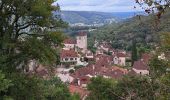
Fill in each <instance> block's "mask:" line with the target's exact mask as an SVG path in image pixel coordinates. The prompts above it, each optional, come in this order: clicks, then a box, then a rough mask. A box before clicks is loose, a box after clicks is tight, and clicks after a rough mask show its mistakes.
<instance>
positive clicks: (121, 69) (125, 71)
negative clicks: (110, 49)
mask: <svg viewBox="0 0 170 100" xmlns="http://www.w3.org/2000/svg"><path fill="white" fill-rule="evenodd" d="M111 69H112V70H120V71H122V72H123V73H125V74H127V73H128V71H127V69H124V68H120V67H117V66H113V67H112V68H111Z"/></svg>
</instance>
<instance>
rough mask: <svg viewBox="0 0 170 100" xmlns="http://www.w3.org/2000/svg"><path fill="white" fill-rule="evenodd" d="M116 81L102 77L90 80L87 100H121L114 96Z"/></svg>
mask: <svg viewBox="0 0 170 100" xmlns="http://www.w3.org/2000/svg"><path fill="white" fill-rule="evenodd" d="M116 83H117V81H115V80H112V79H105V78H103V77H97V78H92V79H91V83H90V84H89V85H88V90H89V91H90V95H89V96H88V98H87V100H117V99H121V98H119V96H117V95H116V94H115V91H114V88H115V86H116Z"/></svg>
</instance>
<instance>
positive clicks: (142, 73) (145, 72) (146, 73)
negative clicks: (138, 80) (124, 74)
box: [133, 68, 149, 75]
mask: <svg viewBox="0 0 170 100" xmlns="http://www.w3.org/2000/svg"><path fill="white" fill-rule="evenodd" d="M133 70H134V71H135V72H136V73H137V74H141V75H149V71H148V70H137V69H135V68H133Z"/></svg>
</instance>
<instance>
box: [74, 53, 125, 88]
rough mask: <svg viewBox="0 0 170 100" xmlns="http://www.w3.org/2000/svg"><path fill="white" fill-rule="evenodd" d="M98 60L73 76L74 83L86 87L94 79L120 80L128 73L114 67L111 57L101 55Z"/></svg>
mask: <svg viewBox="0 0 170 100" xmlns="http://www.w3.org/2000/svg"><path fill="white" fill-rule="evenodd" d="M98 58H99V59H98ZM98 58H97V61H96V63H95V64H90V65H88V66H86V67H83V68H80V69H78V70H76V71H75V73H73V74H72V75H71V76H72V77H73V78H74V82H73V83H74V84H75V85H78V86H80V87H86V86H87V84H88V83H90V79H91V78H93V77H97V76H103V77H105V78H114V79H120V78H121V77H122V76H123V75H125V74H127V73H128V71H127V70H126V69H123V68H119V67H116V66H112V65H111V60H109V57H106V56H105V57H102V56H101V55H100V56H99V57H98Z"/></svg>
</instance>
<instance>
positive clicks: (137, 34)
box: [89, 13, 170, 50]
mask: <svg viewBox="0 0 170 100" xmlns="http://www.w3.org/2000/svg"><path fill="white" fill-rule="evenodd" d="M169 16H170V13H166V14H165V15H163V17H162V18H161V21H160V22H159V23H158V24H155V20H154V16H152V15H150V16H140V17H139V16H136V17H133V18H130V19H128V20H126V21H124V22H121V23H116V24H111V25H106V26H103V27H101V28H99V29H98V30H96V31H93V32H91V35H90V39H89V41H90V43H93V42H94V38H96V39H97V40H98V41H101V40H104V41H108V42H111V43H112V46H113V47H114V48H120V49H126V50H130V48H131V42H132V40H133V39H136V40H137V42H138V47H142V48H143V47H144V48H150V47H152V46H153V45H154V44H155V43H156V42H158V41H159V38H158V35H159V34H158V33H162V32H170V28H169V27H168V25H169V24H170V18H169ZM90 46H91V45H90Z"/></svg>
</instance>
